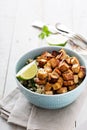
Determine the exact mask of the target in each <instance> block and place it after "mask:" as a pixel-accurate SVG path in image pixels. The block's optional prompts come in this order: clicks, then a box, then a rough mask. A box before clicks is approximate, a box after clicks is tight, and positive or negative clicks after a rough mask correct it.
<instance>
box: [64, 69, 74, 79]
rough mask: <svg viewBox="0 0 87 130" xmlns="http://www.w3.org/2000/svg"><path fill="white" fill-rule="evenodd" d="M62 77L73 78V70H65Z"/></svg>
mask: <svg viewBox="0 0 87 130" xmlns="http://www.w3.org/2000/svg"><path fill="white" fill-rule="evenodd" d="M62 76H63V79H64V80H73V79H74V75H73V72H72V71H71V70H68V71H65V72H64V73H63V74H62Z"/></svg>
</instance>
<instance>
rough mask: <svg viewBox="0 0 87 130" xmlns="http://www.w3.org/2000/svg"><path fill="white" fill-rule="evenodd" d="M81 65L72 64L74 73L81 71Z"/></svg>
mask: <svg viewBox="0 0 87 130" xmlns="http://www.w3.org/2000/svg"><path fill="white" fill-rule="evenodd" d="M79 70H80V65H79V64H73V65H72V71H73V73H79Z"/></svg>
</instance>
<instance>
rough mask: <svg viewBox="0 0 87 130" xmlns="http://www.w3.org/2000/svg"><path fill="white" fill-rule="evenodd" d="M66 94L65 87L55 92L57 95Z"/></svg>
mask: <svg viewBox="0 0 87 130" xmlns="http://www.w3.org/2000/svg"><path fill="white" fill-rule="evenodd" d="M66 92H67V87H62V88H60V89H58V90H57V93H58V94H62V93H66Z"/></svg>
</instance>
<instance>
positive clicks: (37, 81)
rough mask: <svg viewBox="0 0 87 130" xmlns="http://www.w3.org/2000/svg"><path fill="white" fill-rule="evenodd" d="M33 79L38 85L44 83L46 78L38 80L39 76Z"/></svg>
mask: <svg viewBox="0 0 87 130" xmlns="http://www.w3.org/2000/svg"><path fill="white" fill-rule="evenodd" d="M34 81H35V83H36V84H39V85H45V84H46V79H43V80H40V79H39V78H34Z"/></svg>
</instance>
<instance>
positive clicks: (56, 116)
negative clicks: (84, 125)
mask: <svg viewBox="0 0 87 130" xmlns="http://www.w3.org/2000/svg"><path fill="white" fill-rule="evenodd" d="M86 91H87V88H85V90H84V91H83V93H82V94H81V95H80V96H79V98H78V99H77V100H76V101H75V102H74V103H72V104H71V105H69V106H67V107H65V108H62V109H57V110H47V109H42V108H38V107H35V106H34V105H32V104H31V103H29V101H28V100H27V99H26V98H25V97H24V95H23V94H21V92H20V90H19V89H18V88H17V89H15V90H14V91H13V92H12V93H11V94H9V95H8V96H7V97H6V98H4V99H3V100H2V101H1V103H0V113H1V116H2V117H3V118H5V119H7V122H9V123H14V124H16V125H20V126H23V127H25V128H26V129H27V130H31V129H32V130H35V129H39V130H74V129H75V120H76V119H77V117H78V115H79V113H80V112H81V109H82V106H83V105H84V102H85V100H86V98H87V94H86Z"/></svg>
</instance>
